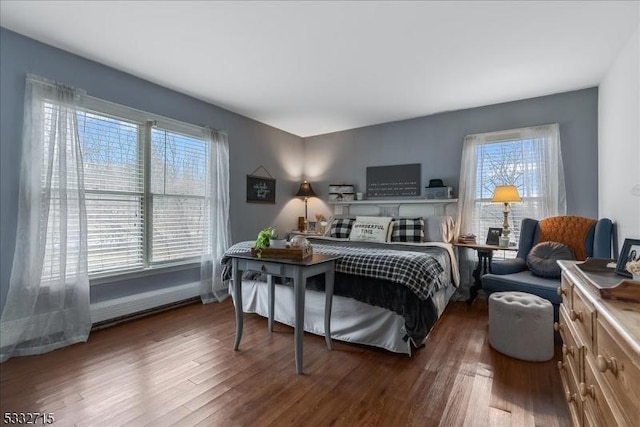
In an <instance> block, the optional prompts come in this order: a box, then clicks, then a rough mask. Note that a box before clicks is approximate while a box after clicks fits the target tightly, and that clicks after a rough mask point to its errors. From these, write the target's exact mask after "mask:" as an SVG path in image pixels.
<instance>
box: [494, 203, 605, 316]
mask: <svg viewBox="0 0 640 427" xmlns="http://www.w3.org/2000/svg"><path fill="white" fill-rule="evenodd" d="M613 234H614V225H613V223H612V222H611V220H609V219H607V218H602V219H599V220H595V219H590V218H583V217H579V216H569V215H567V216H557V217H551V218H547V219H543V220H540V221H538V220H535V219H531V218H525V219H523V220H522V225H521V228H520V242H519V246H518V254H517V256H516V258H515V259H508V260H500V261H493V262H492V264H491V273H490V274H485V275H484V276H483V277H482V287H483V289H485V290H486V291H487V292H488V293H492V292H498V291H521V292H527V293H530V294H534V295H538V296H540V297H542V298H545V299H547V300H549V301H551V303H552V304H553V305H554V311H555V317H556V319H557V318H558V307H559V305H560V302H561V298H560V296H558V294H557V288H558V287H559V286H560V269H559V267H557V269H556V270H555V271H553V270H554V269H553V266H554V265H556V262H555V260H556V259H572V255H573V258H575V259H576V260H585V259H586V258H587V257H595V258H611V254H612V253H611V250H612V242H613ZM542 242H559V243H560V244H562V245H555V244H553V243H549V244H540V245H539V243H542ZM554 245H555V246H554ZM558 247H561V249H563V250H564V252H562V251H560V252H558V250H557V248H558ZM554 248H555V249H554ZM567 248H568V250H569V252H568V256H566V257H565V256H563V254H566V253H567ZM532 250H534V252H535V253H534V254H532V256H531V257H529V263H527V258H528V256H529V254H530V253H531V252H532ZM536 254H537V255H538V257H536V256H535V255H536ZM554 257H555V258H554ZM536 261H542V263H543V264H544V263H546V266H545V267H544V268H546V269H547V270H552V271H545V270H544V269H543V270H542V271H539V270H540V267H538V265H536V264H535V262H536ZM530 267H533V268H534V271H532V269H531V268H530ZM556 273H557V274H556Z"/></svg>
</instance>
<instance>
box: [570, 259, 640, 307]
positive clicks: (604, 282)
mask: <svg viewBox="0 0 640 427" xmlns="http://www.w3.org/2000/svg"><path fill="white" fill-rule="evenodd" d="M613 261H614V260H612V259H605V258H588V259H587V260H586V261H585V262H583V263H578V264H575V269H576V271H577V272H578V273H579V274H580V275H581V276H582V277H583V278H585V279H586V281H587V283H589V284H591V285H592V286H593V287H594V288H596V289H597V290H598V292H599V293H600V297H602V298H604V299H614V300H620V301H628V302H640V282H637V281H634V280H631V279H624V280H620V276H617V275H616V274H615V273H614V269H613V268H611V267H607V264H609V263H611V262H613Z"/></svg>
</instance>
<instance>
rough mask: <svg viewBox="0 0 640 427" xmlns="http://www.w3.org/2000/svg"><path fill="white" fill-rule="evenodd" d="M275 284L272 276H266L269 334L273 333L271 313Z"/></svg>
mask: <svg viewBox="0 0 640 427" xmlns="http://www.w3.org/2000/svg"><path fill="white" fill-rule="evenodd" d="M275 286H276V285H275V284H274V283H273V276H272V275H270V274H267V287H268V291H267V295H268V298H267V299H268V300H269V301H268V302H269V322H268V324H269V332H273V312H274V311H275V303H276V302H275Z"/></svg>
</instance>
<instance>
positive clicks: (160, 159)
mask: <svg viewBox="0 0 640 427" xmlns="http://www.w3.org/2000/svg"><path fill="white" fill-rule="evenodd" d="M207 153H208V151H207V144H206V142H205V141H204V140H202V139H198V138H194V137H190V136H186V135H180V134H178V133H175V132H170V131H168V130H164V129H152V130H151V205H152V206H153V209H152V212H153V215H152V218H153V233H152V235H153V237H152V242H151V262H164V261H175V260H177V259H184V258H190V257H197V256H199V255H201V253H202V237H203V229H204V222H203V221H204V208H205V184H206V175H205V173H206V166H207V162H206V159H207V155H208V154H207Z"/></svg>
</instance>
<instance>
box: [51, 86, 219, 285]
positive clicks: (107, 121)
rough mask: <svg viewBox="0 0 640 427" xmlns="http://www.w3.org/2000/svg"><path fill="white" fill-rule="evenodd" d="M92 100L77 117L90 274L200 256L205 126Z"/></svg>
mask: <svg viewBox="0 0 640 427" xmlns="http://www.w3.org/2000/svg"><path fill="white" fill-rule="evenodd" d="M87 104H88V105H87V108H83V109H82V110H79V111H77V113H76V117H77V120H78V133H79V138H80V144H81V149H82V157H83V169H84V184H85V196H86V208H87V236H88V238H87V240H88V267H89V274H90V276H92V277H96V276H108V275H113V274H120V273H126V272H130V271H136V270H142V269H145V268H151V267H156V266H160V265H163V264H166V263H172V264H173V263H183V262H193V261H197V260H199V257H200V256H201V253H202V243H203V239H202V237H203V227H204V223H203V214H204V203H205V183H206V166H207V156H208V153H209V151H208V150H209V147H208V144H207V141H206V140H205V139H204V133H203V129H202V128H199V127H196V126H192V125H188V124H184V123H179V122H173V121H172V120H169V119H160V118H154V117H153V116H152V115H150V114H147V113H143V112H140V111H137V110H134V109H129V108H127V107H124V106H120V105H115V104H111V103H108V102H106V101H101V100H98V99H96V98H91V99H90V100H89V101H88V102H87ZM42 179H43V182H44V180H45V179H46V176H43V178H42ZM52 208H53V209H55V205H54V204H52ZM52 217H53V218H55V215H53V216H52Z"/></svg>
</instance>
